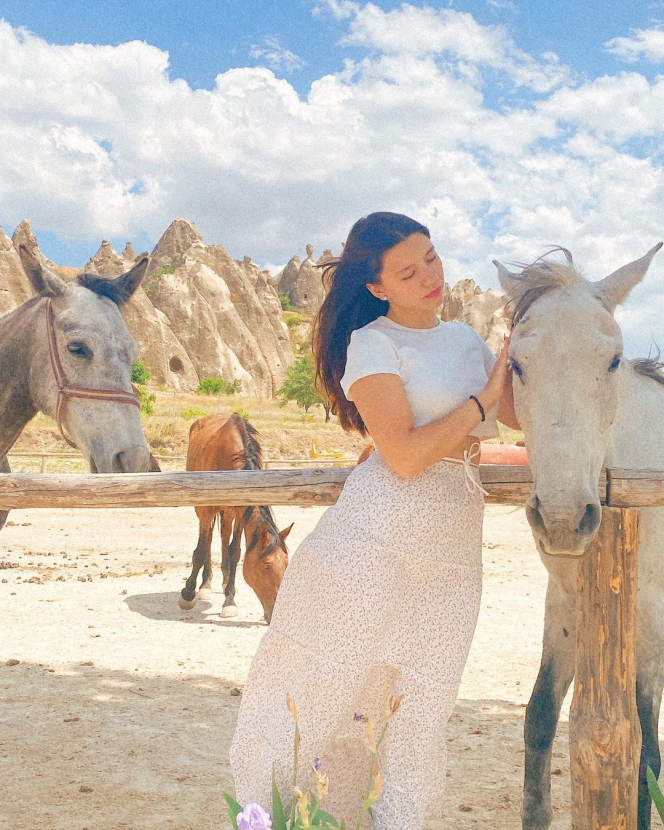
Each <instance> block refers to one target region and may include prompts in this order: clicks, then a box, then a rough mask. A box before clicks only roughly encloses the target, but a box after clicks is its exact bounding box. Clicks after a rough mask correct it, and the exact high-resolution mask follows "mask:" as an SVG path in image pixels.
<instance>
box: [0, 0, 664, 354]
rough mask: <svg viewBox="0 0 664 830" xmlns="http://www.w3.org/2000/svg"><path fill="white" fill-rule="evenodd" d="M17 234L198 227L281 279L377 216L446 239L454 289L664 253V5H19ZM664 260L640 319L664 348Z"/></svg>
mask: <svg viewBox="0 0 664 830" xmlns="http://www.w3.org/2000/svg"><path fill="white" fill-rule="evenodd" d="M0 19H1V20H2V22H1V23H0V53H1V54H2V55H3V61H2V63H1V64H0V111H1V117H0V223H1V224H2V226H3V228H4V229H5V231H6V232H7V233H9V234H11V233H12V231H13V229H14V227H15V225H16V224H18V222H19V221H20V220H21V219H23V218H27V219H29V220H30V221H31V223H32V226H33V229H34V231H35V233H36V234H37V236H38V239H39V242H40V246H41V247H42V250H44V252H45V253H46V254H47V255H48V256H50V257H51V258H53V259H54V260H55V261H56V262H58V263H60V264H66V265H74V266H80V265H82V264H83V263H84V262H85V261H86V260H87V259H88V258H89V256H90V255H91V254H92V253H94V251H95V250H96V249H97V247H98V245H99V242H100V241H101V239H102V238H107V239H109V240H110V241H111V242H112V243H113V244H114V246H116V248H118V247H119V248H121V247H123V246H124V243H125V242H126V241H127V240H131V241H132V242H133V244H134V246H135V247H136V249H137V250H139V249H147V250H150V249H151V247H152V246H153V245H154V244H155V243H156V241H157V240H158V238H159V236H160V235H161V233H163V231H164V230H165V228H166V227H167V225H168V224H169V222H170V221H171V220H172V219H174V218H176V217H178V216H183V217H184V218H186V219H189V220H190V221H192V222H194V223H195V224H196V225H197V226H198V227H199V229H200V230H201V232H202V234H203V237H204V241H205V242H206V243H210V244H223V245H224V246H225V247H226V248H227V249H228V251H229V252H230V253H231V255H232V256H234V257H236V258H241V257H242V256H244V255H245V254H249V255H250V256H251V257H252V258H253V259H254V261H256V262H258V263H259V264H260V265H262V266H269V267H271V268H272V269H274V268H275V267H277V266H280V265H283V264H284V263H285V262H286V261H287V260H288V259H289V258H290V256H292V255H293V254H299V255H300V256H302V255H303V254H304V247H305V245H306V244H307V243H312V244H313V245H314V250H315V252H316V254H319V253H321V252H322V250H323V248H328V247H329V248H332V249H333V250H338V249H339V247H340V243H341V241H342V240H343V238H344V237H345V234H346V233H347V231H348V228H349V227H350V225H351V224H352V222H353V221H354V220H355V219H356V218H358V216H360V215H362V214H365V213H367V212H370V211H371V210H376V209H391V210H402V211H404V212H407V213H411V214H412V215H415V216H416V217H417V218H418V219H420V220H422V221H425V222H426V223H427V224H428V225H429V227H430V228H431V231H432V235H433V238H434V241H435V242H436V244H437V246H438V247H439V249H440V250H441V253H442V255H443V259H444V262H445V264H446V269H447V274H448V278H449V280H450V282H455V281H456V280H457V279H460V278H462V277H467V276H470V277H473V278H474V279H475V280H476V281H477V282H478V283H479V284H480V285H482V287H484V288H486V287H490V286H493V287H495V286H497V282H496V279H495V273H494V270H493V267H492V266H491V265H490V262H491V259H493V258H495V257H498V258H501V259H504V260H518V261H523V260H526V261H527V260H529V259H532V258H534V257H535V256H537V255H539V254H540V253H541V252H542V250H543V248H544V247H546V246H547V245H549V244H562V245H565V246H567V247H569V248H570V249H571V250H572V252H573V253H574V255H575V258H576V260H577V261H578V263H579V264H580V265H581V266H582V267H583V269H584V270H585V272H586V273H587V275H588V276H589V277H590V278H593V279H595V278H599V277H601V276H603V275H604V274H605V273H606V272H607V271H609V270H612V269H613V268H615V267H617V266H619V265H621V264H623V263H624V262H625V261H627V260H629V259H632V258H635V257H637V256H640V255H641V254H643V253H644V252H645V250H647V249H649V248H650V247H652V245H653V244H654V243H655V242H657V241H658V240H659V239H660V238H662V237H664V165H663V162H664V152H663V148H664V140H663V139H664V135H663V134H664V77H663V76H664V28H663V21H664V2H659V1H658V0H654V1H653V2H640V3H634V2H626V0H622V2H610V0H607V2H602V3H600V2H596V0H592V2H584V3H580V2H578V0H577V1H576V2H571V0H551V2H547V3H543V2H523V0H521V2H519V1H518V0H467V1H464V0H457V2H451V3H448V2H433V0H432V1H431V2H420V1H419V0H412V2H411V3H410V4H406V3H402V2H395V1H394V0H376V1H375V2H373V3H368V2H364V1H363V0H287V2H276V0H218V2H209V1H208V2H196V3H192V2H187V3H185V2H182V0H171V2H151V3H147V2H133V3H128V2H115V3H114V2H108V3H104V4H102V3H97V2H94V0H87V2H67V0H64V2H60V3H57V4H55V3H54V4H46V3H43V2H42V1H41V0H39V1H38V0H21V1H20V2H13V1H12V2H4V1H3V0H0ZM663 289H664V261H663V262H662V263H661V264H658V263H657V260H655V263H654V264H653V268H652V271H651V274H650V275H649V277H648V279H647V280H646V282H644V284H643V285H642V286H640V287H639V288H637V289H636V291H635V292H634V295H633V297H632V298H630V301H629V304H628V305H627V306H626V307H625V309H624V310H623V311H621V315H622V316H621V321H622V323H623V326H624V328H625V331H626V339H627V341H628V345H631V347H632V350H633V351H634V352H637V351H643V350H644V349H646V350H647V345H648V344H649V343H650V341H651V340H652V339H653V338H654V339H658V340H659V342H660V344H661V345H663V346H664V323H662V322H661V321H662V320H664V290H663Z"/></svg>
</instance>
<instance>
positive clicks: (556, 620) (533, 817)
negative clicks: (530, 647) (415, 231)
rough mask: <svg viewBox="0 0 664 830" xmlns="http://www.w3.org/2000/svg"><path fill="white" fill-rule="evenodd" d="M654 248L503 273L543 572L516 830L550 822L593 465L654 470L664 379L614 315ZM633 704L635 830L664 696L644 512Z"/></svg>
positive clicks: (654, 553)
mask: <svg viewBox="0 0 664 830" xmlns="http://www.w3.org/2000/svg"><path fill="white" fill-rule="evenodd" d="M661 246H662V245H661V243H660V244H659V245H657V246H656V247H655V248H653V249H652V250H651V251H650V252H649V253H647V254H646V255H645V256H644V257H643V258H642V259H639V260H636V261H635V262H633V263H631V264H629V265H626V266H624V267H623V268H620V269H619V270H617V271H615V272H614V273H613V274H611V275H610V276H608V277H606V278H605V279H603V280H601V281H599V282H589V281H587V280H585V279H584V278H582V277H581V276H580V275H579V274H578V273H577V271H576V270H575V268H574V266H573V262H572V256H571V254H570V253H569V252H568V251H566V250H564V249H558V250H560V251H562V253H563V254H564V255H565V258H566V260H567V262H566V264H561V263H556V262H553V261H546V260H544V259H539V260H537V261H536V262H535V263H534V264H533V265H530V266H527V267H526V268H524V269H523V271H521V272H520V273H518V274H512V273H510V272H509V271H508V270H507V269H506V268H505V267H504V266H502V265H501V264H500V263H498V262H495V265H496V266H497V268H498V273H499V279H500V282H501V285H502V286H503V288H504V289H505V291H506V293H507V295H508V298H509V301H510V306H511V307H513V308H514V314H513V323H514V328H513V333H512V340H511V345H510V363H511V365H512V368H513V371H514V377H513V383H514V398H515V405H516V412H517V415H518V417H519V420H520V422H521V425H522V428H523V431H524V435H525V439H526V445H527V447H528V457H529V460H530V466H531V469H532V473H533V481H534V492H533V495H532V496H531V498H530V499H529V500H528V502H527V505H526V512H527V517H528V521H529V523H530V526H531V528H532V532H533V536H534V538H535V542H536V544H537V548H538V550H539V553H540V557H541V559H542V561H543V563H544V565H545V566H546V568H547V570H548V572H549V583H548V589H547V596H546V609H545V617H544V642H543V651H542V663H541V666H540V670H539V675H538V677H537V681H536V683H535V688H534V690H533V693H532V696H531V698H530V702H529V704H528V708H527V710H526V722H525V744H526V755H525V781H524V801H523V808H522V823H523V828H524V830H546V829H547V828H548V827H549V826H550V824H551V778H550V776H551V745H552V741H553V738H554V735H555V731H556V725H557V722H558V717H559V714H560V707H561V705H562V702H563V698H564V697H565V694H566V692H567V690H568V688H569V686H570V683H571V682H572V679H573V677H574V663H575V643H576V590H577V567H578V557H579V556H580V555H581V554H583V552H584V550H585V548H586V546H587V545H588V543H589V542H590V541H591V539H592V538H593V537H594V535H595V533H596V531H597V529H598V527H599V524H600V521H601V515H602V513H601V506H600V499H599V492H598V490H599V488H598V479H599V475H600V470H601V469H602V467H603V466H607V467H624V468H633V469H642V468H650V469H664V417H663V416H664V375H663V374H662V373H660V372H659V369H660V368H661V365H662V364H661V363H658V362H657V361H654V360H638V361H634V360H633V361H628V360H626V359H625V358H624V357H623V354H622V350H623V345H622V336H621V332H620V328H619V326H618V324H617V323H616V321H615V319H614V317H613V313H614V311H615V308H616V306H617V305H619V304H620V303H622V302H623V301H624V300H625V298H626V297H627V295H628V294H629V292H630V290H631V289H632V288H633V287H634V286H635V285H636V284H637V283H638V282H639V281H640V280H641V279H642V278H643V277H644V275H645V273H646V271H647V270H648V266H649V265H650V261H651V260H652V258H653V256H654V255H655V254H656V253H657V251H658V250H659V249H660V248H661ZM640 530H641V533H640V548H639V574H638V579H639V595H638V612H637V613H638V628H637V706H638V712H639V718H640V721H641V728H642V731H643V746H642V752H641V764H640V770H639V816H638V827H639V830H648V828H650V814H651V803H650V798H649V796H648V791H647V786H646V783H645V769H646V765H650V766H651V767H652V769H653V770H654V771H655V774H656V775H659V770H660V754H659V745H658V741H657V725H658V720H659V708H660V703H661V698H662V688H663V685H664V619H663V615H662V610H663V609H664V568H663V567H662V566H663V565H664V508H649V509H645V510H642V511H641V522H640Z"/></svg>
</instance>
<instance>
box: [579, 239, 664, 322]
mask: <svg viewBox="0 0 664 830" xmlns="http://www.w3.org/2000/svg"><path fill="white" fill-rule="evenodd" d="M662 244H664V243H662V242H659V243H658V244H657V245H655V247H654V248H652V249H651V250H650V251H648V253H647V254H646V255H645V256H643V257H641V259H636V260H634V262H630V263H629V265H623V267H622V268H618V270H617V271H614V272H613V273H612V274H609V276H608V277H604V279H603V280H600V281H599V282H597V283H595V284H594V286H593V293H594V294H595V296H596V297H597V299H598V300H601V302H602V304H603V305H605V306H606V308H607V309H608V310H609V311H610V312H611V313H612V314H613V312H614V311H615V309H616V306H619V305H620V304H621V303H623V302H624V301H625V299H626V298H627V295H628V294H629V292H630V291H631V290H632V288H634V286H635V285H638V284H639V283H640V282H641V280H642V279H643V278H644V277H645V275H646V271H647V270H648V266H649V265H650V263H651V261H652V258H653V257H654V256H655V254H656V253H657V251H659V249H660V248H661V247H662Z"/></svg>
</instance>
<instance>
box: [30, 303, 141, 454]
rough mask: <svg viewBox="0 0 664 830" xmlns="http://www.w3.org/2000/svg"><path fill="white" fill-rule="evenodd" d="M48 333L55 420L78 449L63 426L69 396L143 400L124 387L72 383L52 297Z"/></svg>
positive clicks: (69, 442) (136, 403) (135, 403)
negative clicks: (62, 356)
mask: <svg viewBox="0 0 664 830" xmlns="http://www.w3.org/2000/svg"><path fill="white" fill-rule="evenodd" d="M46 333H47V336H48V354H49V357H50V359H51V369H52V370H53V377H54V378H55V383H56V385H57V387H58V398H57V402H56V404H55V422H56V423H57V425H58V429H59V430H60V435H62V437H63V438H64V439H65V441H66V442H67V443H68V444H69V446H70V447H74V449H77V447H76V444H75V443H74V442H73V441H71V440H70V439H69V438H68V437H67V436H66V434H65V431H64V428H63V426H62V410H63V408H64V405H65V402H66V400H67V398H86V399H88V400H95V401H113V402H114V403H128V404H131V405H132V406H137V407H138V408H139V409H140V408H141V402H140V400H139V398H138V396H137V395H136V394H134V392H125V391H124V389H95V388H94V387H92V386H79V385H78V384H75V383H70V382H69V380H68V379H67V374H66V372H65V370H64V367H63V365H62V361H61V360H60V352H59V351H58V341H57V339H56V336H55V313H54V311H53V304H52V302H51V298H50V297H48V298H47V299H46Z"/></svg>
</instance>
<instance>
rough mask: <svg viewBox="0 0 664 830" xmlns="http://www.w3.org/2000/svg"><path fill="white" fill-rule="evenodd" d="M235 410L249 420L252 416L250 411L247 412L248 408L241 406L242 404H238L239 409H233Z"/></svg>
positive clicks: (241, 416)
mask: <svg viewBox="0 0 664 830" xmlns="http://www.w3.org/2000/svg"><path fill="white" fill-rule="evenodd" d="M233 412H235V413H236V414H237V415H239V416H240V418H246V419H247V420H249V418H250V417H251V416H250V415H249V413H248V412H247V410H246V409H244V408H243V407H241V406H238V408H237V409H234V410H233Z"/></svg>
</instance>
